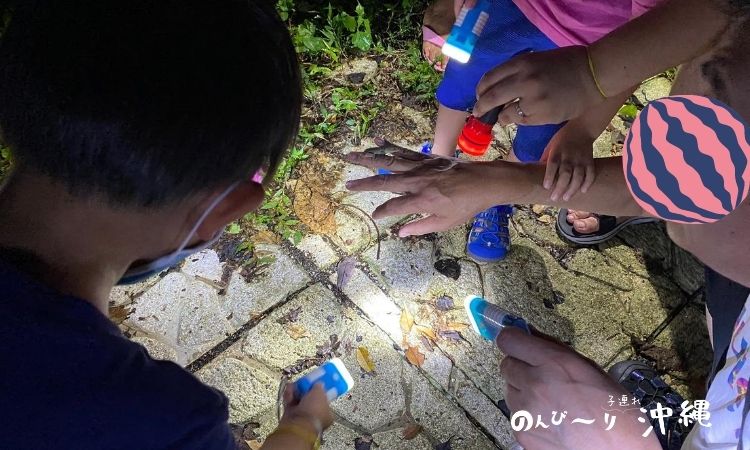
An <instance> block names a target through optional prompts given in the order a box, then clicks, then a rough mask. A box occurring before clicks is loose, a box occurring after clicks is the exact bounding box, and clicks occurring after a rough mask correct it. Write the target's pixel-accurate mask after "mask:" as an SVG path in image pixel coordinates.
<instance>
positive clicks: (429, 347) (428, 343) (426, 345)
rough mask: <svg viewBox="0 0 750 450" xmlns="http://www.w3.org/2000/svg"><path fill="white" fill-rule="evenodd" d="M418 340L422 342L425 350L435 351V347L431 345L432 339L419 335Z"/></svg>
mask: <svg viewBox="0 0 750 450" xmlns="http://www.w3.org/2000/svg"><path fill="white" fill-rule="evenodd" d="M419 341H420V342H421V343H422V345H424V348H425V349H426V350H427V351H428V352H434V351H435V347H434V346H433V345H432V341H431V340H429V339H427V338H426V337H424V336H421V337H420V338H419Z"/></svg>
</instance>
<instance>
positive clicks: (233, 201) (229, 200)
mask: <svg viewBox="0 0 750 450" xmlns="http://www.w3.org/2000/svg"><path fill="white" fill-rule="evenodd" d="M264 195H265V192H264V190H263V186H262V185H261V184H258V183H255V182H253V181H247V182H243V183H240V184H238V185H237V187H236V188H234V190H232V192H230V193H229V194H228V195H227V196H226V198H224V200H222V201H221V202H220V203H219V204H218V205H216V207H215V208H214V209H213V211H211V212H210V213H209V214H208V216H207V217H206V219H205V220H204V221H203V223H202V224H201V225H200V227H198V230H197V231H196V235H197V236H198V238H200V240H202V241H207V240H209V239H211V238H212V237H214V235H215V234H216V232H217V231H219V230H220V229H222V228H224V227H225V226H226V225H227V224H228V223H230V222H233V221H235V220H237V219H239V218H241V217H244V215H245V214H247V213H248V212H250V211H252V210H254V209H256V208H257V207H259V206H260V204H261V203H263V197H264Z"/></svg>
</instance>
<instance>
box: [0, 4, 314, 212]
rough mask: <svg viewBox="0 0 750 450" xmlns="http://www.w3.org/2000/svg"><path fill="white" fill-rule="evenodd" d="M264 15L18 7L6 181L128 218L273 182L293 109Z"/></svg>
mask: <svg viewBox="0 0 750 450" xmlns="http://www.w3.org/2000/svg"><path fill="white" fill-rule="evenodd" d="M269 3H271V2H263V1H262V0H255V1H253V0H222V1H217V2H206V1H202V0H159V1H152V0H107V1H101V0H75V1H53V0H34V1H24V2H18V5H17V6H16V8H15V10H14V11H13V14H12V18H11V21H10V24H9V25H8V28H7V30H6V32H5V34H4V35H3V36H2V40H1V41H0V132H1V133H2V138H3V140H4V141H5V143H6V144H7V145H8V146H9V147H10V148H11V151H12V152H13V156H14V160H15V162H16V170H17V171H18V172H20V173H29V174H39V175H44V176H47V177H49V178H51V179H52V180H54V181H55V182H56V183H59V185H60V186H64V187H65V188H66V189H67V191H68V192H69V193H71V194H72V195H74V196H75V197H80V198H83V199H87V198H89V197H91V198H96V199H97V200H101V201H103V202H105V203H106V204H108V205H110V206H112V207H125V208H131V207H132V208H139V207H141V208H142V207H148V208H157V207H161V206H164V205H168V204H171V203H176V202H178V201H180V200H183V199H186V198H189V197H191V196H193V195H196V194H200V193H203V192H212V191H216V190H220V189H222V188H224V187H226V186H229V185H231V184H232V183H234V182H237V181H240V180H247V179H249V178H250V177H251V176H252V175H253V173H254V172H255V171H256V170H257V169H259V168H261V167H263V166H267V167H268V168H269V169H270V170H272V169H273V168H274V167H275V165H276V163H277V162H278V161H279V159H280V158H281V156H282V155H283V153H284V151H285V150H286V149H287V147H288V146H289V144H290V143H291V142H292V140H293V138H294V137H295V135H296V131H297V127H298V123H299V116H300V105H301V98H302V95H301V87H300V76H299V69H298V65H297V59H296V55H295V53H294V48H293V46H292V43H291V40H290V38H289V35H288V32H287V30H286V28H285V26H284V25H283V23H282V22H281V21H280V20H279V18H278V16H277V15H276V13H275V11H274V9H273V7H272V6H270V5H269Z"/></svg>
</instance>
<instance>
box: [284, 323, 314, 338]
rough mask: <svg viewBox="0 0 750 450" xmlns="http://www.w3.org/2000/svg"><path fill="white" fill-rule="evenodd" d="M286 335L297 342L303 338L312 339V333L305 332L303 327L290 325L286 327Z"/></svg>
mask: <svg viewBox="0 0 750 450" xmlns="http://www.w3.org/2000/svg"><path fill="white" fill-rule="evenodd" d="M286 334H288V335H289V336H290V337H291V338H292V339H294V340H295V341H297V340H299V339H302V338H303V337H310V333H308V332H307V330H305V328H304V327H302V325H297V324H290V325H289V326H287V327H286Z"/></svg>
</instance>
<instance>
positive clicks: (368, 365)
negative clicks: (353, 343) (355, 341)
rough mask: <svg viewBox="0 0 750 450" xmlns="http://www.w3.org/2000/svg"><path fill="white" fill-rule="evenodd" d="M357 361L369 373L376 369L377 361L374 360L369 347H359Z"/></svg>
mask: <svg viewBox="0 0 750 450" xmlns="http://www.w3.org/2000/svg"><path fill="white" fill-rule="evenodd" d="M357 362H358V363H359V367H361V368H362V370H364V371H365V372H367V373H370V372H372V371H373V370H375V363H374V362H373V361H372V358H371V357H370V352H369V351H368V350H367V347H364V346H359V347H357Z"/></svg>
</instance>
